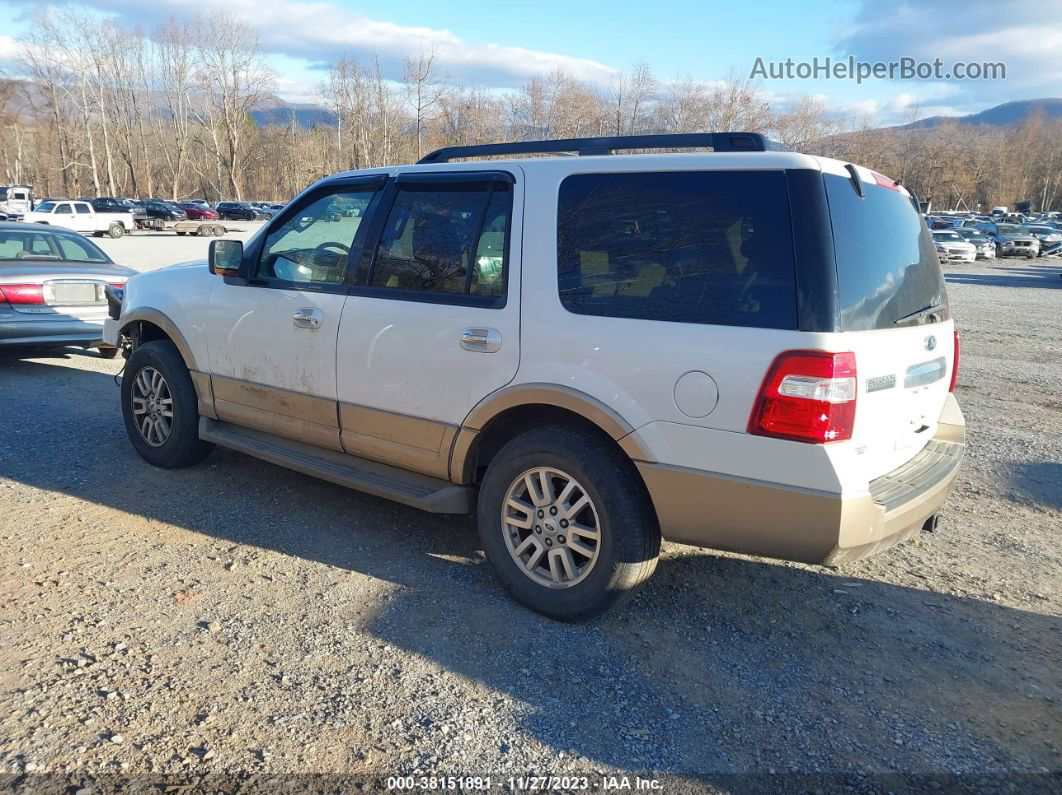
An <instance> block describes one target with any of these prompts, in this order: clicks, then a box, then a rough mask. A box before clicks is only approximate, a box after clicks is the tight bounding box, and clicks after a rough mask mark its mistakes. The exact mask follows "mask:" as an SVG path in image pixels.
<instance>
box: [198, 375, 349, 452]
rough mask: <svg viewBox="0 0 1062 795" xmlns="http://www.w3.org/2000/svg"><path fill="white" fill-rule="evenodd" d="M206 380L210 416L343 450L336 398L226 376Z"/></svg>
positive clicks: (216, 376)
mask: <svg viewBox="0 0 1062 795" xmlns="http://www.w3.org/2000/svg"><path fill="white" fill-rule="evenodd" d="M210 382H211V387H212V390H213V395H214V419H219V420H227V421H228V422H233V423H236V424H237V425H242V426H245V427H247V428H257V429H258V430H262V431H266V432H267V433H273V434H276V435H277V436H283V437H285V438H288V439H295V440H297V441H301V442H306V443H308V444H314V445H317V446H318V447H326V448H328V449H329V450H339V451H342V450H343V445H342V443H341V442H340V439H339V418H338V416H337V415H336V401H334V400H331V399H329V398H322V397H316V396H314V395H305V394H302V393H301V392H291V391H289V390H286V389H277V388H276V387H270V386H265V385H263V384H255V383H251V382H249V381H241V380H239V379H236V378H228V377H226V376H219V375H215V376H211V379H210ZM207 416H210V415H207Z"/></svg>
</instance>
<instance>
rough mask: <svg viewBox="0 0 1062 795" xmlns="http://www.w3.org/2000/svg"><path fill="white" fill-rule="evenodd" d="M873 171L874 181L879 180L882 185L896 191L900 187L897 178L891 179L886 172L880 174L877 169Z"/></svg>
mask: <svg viewBox="0 0 1062 795" xmlns="http://www.w3.org/2000/svg"><path fill="white" fill-rule="evenodd" d="M871 173H872V174H873V175H874V181H875V182H877V183H878V185H879V186H880V187H882V188H888V189H889V190H896V191H898V190H899V189H900V183H899V182H897V181H896V180H893V179H889V178H888V177H886V176H885V175H884V174H879V173H878V172H877V171H872V172H871Z"/></svg>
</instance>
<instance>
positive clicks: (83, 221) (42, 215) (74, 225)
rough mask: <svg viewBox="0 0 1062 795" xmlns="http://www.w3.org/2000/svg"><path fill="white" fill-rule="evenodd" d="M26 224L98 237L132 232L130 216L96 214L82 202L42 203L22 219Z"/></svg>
mask: <svg viewBox="0 0 1062 795" xmlns="http://www.w3.org/2000/svg"><path fill="white" fill-rule="evenodd" d="M22 220H23V221H25V222H26V223H28V224H48V225H50V226H61V227H63V228H65V229H72V230H73V231H75V232H83V233H84V234H91V235H95V236H96V237H102V236H103V235H110V236H111V237H121V236H122V235H124V234H125V233H126V232H132V231H133V230H135V229H136V222H135V221H134V220H133V214H132V213H98V212H96V211H95V210H94V209H93V207H92V205H91V204H89V203H88V202H83V201H50V200H49V201H43V202H41V203H40V204H38V205H37V209H35V210H34V211H33V212H29V213H26V215H25V216H24V217H23V219H22Z"/></svg>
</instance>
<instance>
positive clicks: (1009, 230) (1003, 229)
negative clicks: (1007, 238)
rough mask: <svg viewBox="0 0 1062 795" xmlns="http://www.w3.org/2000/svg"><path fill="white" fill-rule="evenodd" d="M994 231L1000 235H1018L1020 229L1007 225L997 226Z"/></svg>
mask: <svg viewBox="0 0 1062 795" xmlns="http://www.w3.org/2000/svg"><path fill="white" fill-rule="evenodd" d="M996 231H997V232H999V234H1001V235H1020V234H1021V228H1020V227H1017V226H1010V225H1009V224H997V225H996Z"/></svg>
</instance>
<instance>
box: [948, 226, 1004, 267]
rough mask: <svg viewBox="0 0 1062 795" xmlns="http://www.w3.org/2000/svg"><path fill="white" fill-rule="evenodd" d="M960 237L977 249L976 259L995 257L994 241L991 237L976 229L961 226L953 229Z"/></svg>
mask: <svg viewBox="0 0 1062 795" xmlns="http://www.w3.org/2000/svg"><path fill="white" fill-rule="evenodd" d="M955 231H956V232H957V233H958V234H959V235H961V236H962V239H963V240H965V241H966V242H967V243H970V244H971V245H972V246H973V247H974V249H975V250H976V251H977V259H995V258H996V243H995V241H994V240H992V238H991V237H989V236H988V235H986V234H984V233H983V232H981V231H979V230H977V229H971V228H969V227H963V228H961V229H956V230H955Z"/></svg>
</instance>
